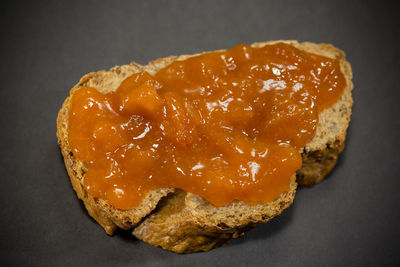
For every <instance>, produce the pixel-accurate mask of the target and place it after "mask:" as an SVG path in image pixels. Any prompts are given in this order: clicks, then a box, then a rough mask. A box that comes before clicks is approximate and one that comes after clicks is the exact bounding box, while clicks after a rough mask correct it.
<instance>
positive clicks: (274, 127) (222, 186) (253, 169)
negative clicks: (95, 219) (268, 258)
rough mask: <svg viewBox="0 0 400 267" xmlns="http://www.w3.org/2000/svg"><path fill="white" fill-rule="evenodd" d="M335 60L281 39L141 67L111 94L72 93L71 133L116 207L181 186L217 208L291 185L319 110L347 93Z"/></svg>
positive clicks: (101, 191)
mask: <svg viewBox="0 0 400 267" xmlns="http://www.w3.org/2000/svg"><path fill="white" fill-rule="evenodd" d="M344 86H345V79H344V77H343V75H342V73H341V71H340V66H339V63H338V62H337V61H335V60H333V59H329V58H325V57H321V56H317V55H314V54H310V53H306V52H304V51H301V50H299V49H297V48H295V47H293V46H291V45H288V44H284V43H277V44H273V45H267V46H264V47H262V48H252V47H250V46H248V45H237V46H235V47H233V48H232V49H230V50H227V51H223V52H213V53H205V54H202V55H200V56H195V57H190V58H188V59H186V60H183V61H175V62H173V63H172V64H170V65H169V66H167V67H165V68H163V69H161V70H159V71H158V72H157V73H156V74H155V75H154V76H152V75H150V74H148V73H147V72H140V73H137V74H134V75H132V76H130V77H128V78H126V79H125V80H124V81H123V82H122V83H121V85H120V86H119V88H117V90H115V91H114V92H112V93H108V94H102V93H100V92H99V91H97V90H96V89H95V88H91V87H83V88H80V89H79V90H75V91H74V92H73V93H72V98H71V107H70V113H69V125H68V139H69V144H70V146H71V150H72V152H73V154H74V156H75V157H77V158H78V159H79V160H81V161H83V162H85V163H86V164H87V165H88V172H87V173H86V175H85V179H84V185H85V187H86V189H87V191H88V192H89V193H90V194H91V195H93V196H94V197H98V198H103V199H107V200H108V201H109V203H110V204H111V205H113V206H115V207H116V208H119V209H125V210H126V209H130V208H132V207H135V206H138V205H139V204H140V201H141V200H142V198H143V197H144V196H145V195H146V194H147V193H148V192H149V191H150V190H152V189H157V188H164V187H169V188H180V189H183V190H186V191H188V192H192V193H194V194H197V195H199V196H201V197H203V198H205V199H206V200H207V201H209V202H210V203H212V204H213V205H216V206H222V205H226V204H228V203H230V202H232V201H234V200H242V201H245V202H246V203H249V204H257V203H266V202H269V201H272V200H273V199H275V198H276V197H278V196H279V195H280V194H281V193H283V192H284V191H286V190H288V189H289V184H290V177H291V176H292V175H293V174H294V173H295V171H296V170H298V169H299V168H300V167H301V164H302V160H301V156H300V153H299V150H300V148H301V147H303V146H304V145H305V144H306V143H307V142H308V141H309V140H310V139H311V138H312V137H313V136H314V134H315V130H316V126H317V123H318V113H319V112H320V111H321V110H322V109H324V108H326V107H329V106H330V105H332V104H333V103H334V102H336V101H337V99H338V98H339V96H340V95H341V94H342V91H343V88H344Z"/></svg>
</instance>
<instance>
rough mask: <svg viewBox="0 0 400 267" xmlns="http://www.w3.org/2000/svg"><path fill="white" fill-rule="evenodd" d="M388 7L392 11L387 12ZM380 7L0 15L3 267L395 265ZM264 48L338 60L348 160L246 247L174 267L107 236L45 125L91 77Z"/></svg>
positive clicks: (394, 67)
mask: <svg viewBox="0 0 400 267" xmlns="http://www.w3.org/2000/svg"><path fill="white" fill-rule="evenodd" d="M389 2H390V1H389ZM389 2H384V1H376V2H370V1H358V2H354V1H245V0H242V1H168V2H167V1H62V2H56V3H51V2H50V1H32V2H14V4H12V5H8V6H5V5H4V4H3V6H2V12H1V13H2V14H1V19H0V20H1V40H2V42H1V50H0V55H1V57H0V59H1V67H0V69H1V74H0V78H1V79H0V84H1V88H0V90H1V91H0V108H1V110H0V114H1V115H0V120H1V121H0V125H1V130H0V137H1V139H0V140H1V142H0V173H1V175H2V179H1V183H0V193H1V195H0V200H1V202H0V203H1V204H0V205H1V206H0V220H1V221H0V223H1V224H0V249H1V252H0V260H1V262H3V263H7V265H25V266H32V265H39V266H56V265H57V266H78V265H80V266H103V265H105V266H107V265H108V266H109V265H113V266H125V265H141V266H154V265H164V266H167V265H170V266H179V265H183V264H186V265H189V264H190V265H191V266H204V265H206V264H207V265H218V266H237V265H242V266H243V265H271V266H287V265H293V266H321V265H323V266H348V265H356V266H384V265H392V266H393V265H399V264H400V255H399V253H400V251H399V239H400V230H399V225H400V224H399V219H400V216H399V201H400V197H399V186H400V181H399V180H400V178H399V177H398V171H399V164H400V157H399V152H398V149H399V147H400V146H399V137H400V131H399V128H400V122H399V115H400V112H399V111H400V110H399V105H398V103H399V96H400V95H399V83H400V80H399V78H398V77H399V59H400V58H399V48H398V45H399V41H400V40H399V31H398V30H397V27H398V26H399V23H398V22H399V21H398V20H399V19H398V14H396V13H397V8H396V7H395V6H390V5H389ZM274 39H298V40H300V41H306V40H307V41H314V42H328V43H333V44H334V45H336V46H337V47H339V48H341V49H343V50H344V51H345V52H346V53H347V57H348V60H349V61H350V62H351V64H352V67H353V72H354V85H355V90H354V93H353V96H354V99H355V105H354V109H353V116H352V122H351V125H350V128H349V132H348V139H347V142H346V143H347V145H346V149H345V152H344V153H343V154H342V156H341V158H340V160H339V163H338V165H337V167H336V168H335V170H334V171H333V173H332V174H331V175H329V177H328V178H327V179H326V180H325V181H324V182H323V183H321V184H319V185H318V186H314V187H312V188H302V189H300V190H299V191H298V193H297V197H296V199H295V203H294V205H293V206H292V207H291V208H289V209H288V210H287V211H285V212H284V213H283V215H282V216H280V217H277V218H275V219H274V220H273V221H271V222H270V223H268V224H266V225H264V226H261V227H258V228H256V229H254V230H253V231H251V232H250V233H249V234H248V235H246V236H245V237H244V238H240V239H237V240H234V241H232V242H231V243H230V244H228V245H227V246H225V247H222V248H218V249H215V250H212V251H210V252H207V253H196V254H190V255H183V256H182V255H177V254H174V253H171V252H168V251H164V250H162V249H160V248H155V247H152V246H150V245H148V244H146V243H143V242H141V241H138V240H137V239H135V238H133V237H132V238H131V237H130V234H129V233H128V232H123V231H120V232H118V234H117V235H116V236H114V237H109V236H107V235H106V234H105V233H104V231H103V229H102V228H101V227H100V226H98V225H97V224H96V223H95V222H94V221H93V220H92V219H91V218H90V217H89V216H88V215H87V213H86V211H85V210H84V208H83V206H82V203H81V202H80V201H79V200H77V198H76V196H75V193H74V192H73V190H72V187H71V185H70V183H69V180H68V177H67V174H66V171H65V169H64V165H63V162H62V158H61V155H60V152H59V148H58V147H57V141H56V135H55V132H56V116H57V112H58V110H59V108H60V107H61V104H62V102H63V100H64V98H65V97H66V96H67V95H68V93H69V89H70V88H71V87H72V86H73V85H74V84H75V83H77V82H78V80H79V78H80V77H81V76H82V75H83V74H85V73H88V72H91V71H96V70H99V69H108V68H110V67H112V66H114V65H121V64H124V63H129V62H130V61H133V60H135V61H137V62H139V63H143V64H144V63H146V62H148V61H149V60H152V59H156V58H158V57H164V56H169V55H172V54H183V53H196V52H201V51H207V50H215V49H220V48H230V47H232V46H233V45H235V44H238V43H252V42H255V41H266V40H274Z"/></svg>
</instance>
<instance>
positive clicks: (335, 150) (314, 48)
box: [57, 41, 353, 253]
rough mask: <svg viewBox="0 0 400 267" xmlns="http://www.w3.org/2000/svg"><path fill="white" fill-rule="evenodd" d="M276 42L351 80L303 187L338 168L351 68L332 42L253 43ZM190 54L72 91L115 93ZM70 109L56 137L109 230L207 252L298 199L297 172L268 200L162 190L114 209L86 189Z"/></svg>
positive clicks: (132, 67) (306, 158) (329, 113)
mask: <svg viewBox="0 0 400 267" xmlns="http://www.w3.org/2000/svg"><path fill="white" fill-rule="evenodd" d="M275 42H286V43H290V44H292V45H293V46H295V47H297V48H299V49H302V50H305V51H307V52H311V53H314V54H318V55H322V56H326V57H330V58H335V59H337V60H339V62H340V66H341V71H342V72H343V74H344V76H345V78H346V82H347V86H346V88H345V89H344V92H343V94H342V96H341V98H340V99H339V100H338V101H337V102H336V103H335V104H334V105H333V106H331V107H330V108H328V109H325V110H324V111H322V112H321V113H320V116H319V124H318V126H317V132H316V134H315V136H314V138H313V139H312V140H311V141H310V142H309V143H308V144H307V145H306V147H305V148H303V149H302V157H303V166H302V168H301V169H300V170H299V171H298V172H297V174H296V175H297V182H298V183H299V184H301V185H312V184H314V183H318V182H320V181H322V179H323V178H324V176H325V175H326V174H327V173H328V172H329V171H330V170H331V169H332V168H333V166H334V165H335V163H336V159H337V156H338V155H339V153H340V152H341V151H342V150H343V147H344V141H345V137H346V130H347V127H348V124H349V121H350V115H351V107H352V104H353V101H352V97H351V90H352V88H353V84H352V82H351V78H352V72H351V67H350V64H349V63H348V62H347V61H346V60H345V55H344V53H343V52H342V51H341V50H339V49H337V48H335V47H333V46H332V45H329V44H313V43H309V42H304V43H298V42H297V41H273V42H267V43H255V44H253V45H252V46H254V47H261V46H264V45H266V44H272V43H275ZM191 56H194V55H182V56H171V57H167V58H161V59H158V60H155V61H153V62H150V63H149V64H148V65H146V66H142V65H139V64H136V63H131V64H129V65H123V66H117V67H114V68H112V69H111V70H109V71H99V72H95V73H90V74H87V75H85V76H84V77H82V79H81V80H80V81H79V83H78V84H77V85H75V86H74V88H72V90H71V93H72V92H73V91H74V90H79V88H81V87H83V86H92V87H94V88H96V89H97V90H99V91H100V92H103V93H107V92H111V91H113V90H115V89H116V88H117V87H118V86H119V84H120V83H121V82H122V81H123V80H124V79H125V78H127V77H128V76H130V75H132V74H134V73H137V72H140V71H147V72H149V73H150V74H155V73H156V72H157V71H158V70H159V69H161V68H163V67H165V66H167V65H169V64H170V63H171V62H173V61H175V60H184V59H186V58H188V57H191ZM69 107H70V97H68V98H67V99H66V100H65V102H64V104H63V106H62V108H61V110H60V112H59V115H58V119H57V137H58V141H59V144H60V146H61V151H62V154H63V156H64V161H65V166H66V168H67V171H68V174H69V176H70V179H71V183H72V186H73V188H74V189H75V191H76V193H77V195H78V197H79V198H80V199H82V201H83V203H84V205H85V207H86V209H87V210H88V212H89V214H90V215H91V216H92V217H93V218H94V219H95V220H96V221H97V222H98V223H99V224H100V225H101V226H102V227H103V228H104V229H105V231H106V232H107V233H108V234H112V233H113V232H114V231H115V229H116V228H117V227H120V228H122V229H130V228H133V227H135V226H136V228H134V230H133V234H134V235H135V236H136V237H138V238H139V239H142V240H144V241H146V242H148V243H150V244H152V245H155V246H161V247H163V248H164V249H168V250H172V251H174V252H178V253H187V252H195V251H207V250H209V249H211V248H213V247H216V246H220V245H222V244H224V243H226V242H227V241H229V240H230V239H232V238H236V237H238V236H240V235H242V234H244V233H245V232H246V231H248V230H250V229H251V228H253V227H254V226H256V225H258V224H262V223H265V222H267V221H269V220H270V219H272V218H273V217H275V216H277V215H279V214H280V213H281V212H282V211H283V210H284V209H286V208H287V207H289V206H290V205H291V204H292V202H293V199H294V195H295V192H296V187H297V183H296V176H295V175H293V177H292V180H291V184H290V189H289V191H287V192H285V193H283V194H281V195H280V196H279V197H278V198H277V199H275V200H274V201H272V202H270V203H267V204H259V205H247V204H245V203H244V202H242V201H235V202H233V203H231V204H229V205H226V206H224V207H218V208H217V207H214V206H213V205H211V204H209V203H207V202H206V201H204V200H203V199H202V198H200V197H198V196H196V195H193V194H191V193H188V192H184V191H182V190H178V189H173V188H162V189H158V190H153V191H151V192H149V194H148V195H147V196H146V197H145V198H144V199H143V200H142V202H141V204H140V205H139V206H138V207H136V208H133V209H131V210H128V211H123V210H118V209H115V208H114V207H113V206H111V205H109V204H108V203H107V201H106V200H104V199H96V198H93V197H92V196H91V195H89V194H88V193H87V192H86V191H85V189H84V186H83V180H84V176H85V172H86V171H87V167H86V166H85V164H84V163H83V162H80V161H79V160H78V159H76V158H75V157H74V155H73V154H72V152H71V149H70V147H69V144H68V111H69Z"/></svg>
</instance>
